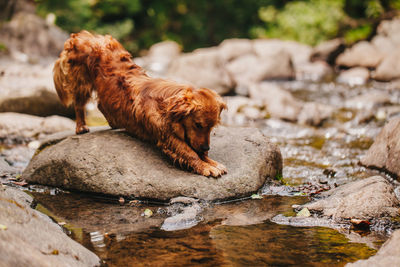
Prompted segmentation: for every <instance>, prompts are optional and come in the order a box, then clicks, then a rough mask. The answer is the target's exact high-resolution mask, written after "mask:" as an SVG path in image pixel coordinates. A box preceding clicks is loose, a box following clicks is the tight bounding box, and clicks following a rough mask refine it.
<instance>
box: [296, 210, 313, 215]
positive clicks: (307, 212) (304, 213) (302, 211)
mask: <svg viewBox="0 0 400 267" xmlns="http://www.w3.org/2000/svg"><path fill="white" fill-rule="evenodd" d="M310 216H311V213H310V211H309V210H308V209H307V208H303V209H302V210H301V211H299V212H298V213H297V214H296V217H310Z"/></svg>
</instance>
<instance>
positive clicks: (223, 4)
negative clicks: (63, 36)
mask: <svg viewBox="0 0 400 267" xmlns="http://www.w3.org/2000/svg"><path fill="white" fill-rule="evenodd" d="M35 1H36V2H37V12H38V13H39V14H40V15H41V16H43V17H44V16H46V15H47V14H48V13H54V14H55V15H56V24H57V25H59V26H60V27H61V28H63V29H65V30H67V31H69V32H78V31H80V30H82V29H87V30H89V31H94V32H98V33H101V34H106V33H108V34H112V35H113V36H114V37H116V38H117V39H119V40H120V41H121V42H122V43H123V45H124V46H125V47H127V48H128V50H130V51H131V52H133V53H135V54H137V53H139V51H140V50H141V49H147V48H149V47H150V46H151V45H152V44H154V43H156V42H160V41H163V40H174V41H177V42H178V43H180V44H181V45H182V46H183V48H184V50H186V51H191V50H193V49H195V48H198V47H207V46H212V45H217V44H219V43H220V42H221V41H223V40H224V39H227V38H259V37H270V38H271V37H272V38H281V39H291V40H296V41H300V42H303V43H307V44H312V45H315V44H317V43H319V42H321V41H323V40H327V39H330V38H334V37H337V36H345V38H346V40H348V41H350V42H353V41H355V40H359V39H360V38H366V37H367V36H368V35H369V33H371V32H372V31H373V30H374V29H373V26H372V25H375V24H376V23H375V24H374V23H373V22H374V21H375V20H379V18H381V17H382V16H383V15H384V14H385V12H388V11H390V10H394V9H400V0H367V1H363V0H282V1H280V0H218V1H209V0H196V1H190V0H64V1H58V0H35Z"/></svg>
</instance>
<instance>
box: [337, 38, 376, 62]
mask: <svg viewBox="0 0 400 267" xmlns="http://www.w3.org/2000/svg"><path fill="white" fill-rule="evenodd" d="M382 59H383V55H382V53H381V52H380V51H379V50H378V49H377V48H376V47H375V46H374V45H372V44H371V43H369V42H367V41H362V42H359V43H357V44H355V45H354V46H353V47H351V48H348V49H346V50H345V51H344V53H342V54H340V55H339V56H338V58H337V59H336V65H339V66H344V67H348V68H351V67H365V68H376V67H377V66H378V65H379V63H380V62H381V61H382Z"/></svg>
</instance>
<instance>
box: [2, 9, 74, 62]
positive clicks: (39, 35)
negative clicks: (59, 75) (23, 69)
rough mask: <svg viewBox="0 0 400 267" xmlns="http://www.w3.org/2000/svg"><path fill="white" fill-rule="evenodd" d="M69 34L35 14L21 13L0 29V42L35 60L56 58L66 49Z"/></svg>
mask: <svg viewBox="0 0 400 267" xmlns="http://www.w3.org/2000/svg"><path fill="white" fill-rule="evenodd" d="M67 38H68V34H67V33H65V32H63V31H62V30H61V29H60V28H58V27H56V26H54V25H51V24H48V23H47V22H46V21H45V20H44V19H42V18H40V17H38V16H37V15H35V14H31V13H26V12H20V13H18V14H16V15H15V16H13V18H12V19H11V21H9V22H7V23H5V24H4V25H2V27H1V28H0V40H1V41H2V43H3V44H5V45H6V46H7V47H8V48H9V49H12V50H17V51H19V52H22V53H25V54H27V55H28V57H31V58H32V57H34V59H35V60H38V59H40V58H41V57H49V56H50V57H51V56H53V57H55V56H58V54H59V53H60V52H61V50H62V49H63V47H64V42H65V40H67Z"/></svg>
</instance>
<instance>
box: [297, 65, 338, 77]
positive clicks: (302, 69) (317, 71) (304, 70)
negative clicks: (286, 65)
mask: <svg viewBox="0 0 400 267" xmlns="http://www.w3.org/2000/svg"><path fill="white" fill-rule="evenodd" d="M331 74H332V68H331V67H330V66H329V65H328V63H326V62H324V61H315V62H310V63H305V64H301V65H298V66H297V67H296V79H297V80H311V81H320V80H323V79H325V78H328V77H329V76H330V75H331Z"/></svg>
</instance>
